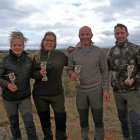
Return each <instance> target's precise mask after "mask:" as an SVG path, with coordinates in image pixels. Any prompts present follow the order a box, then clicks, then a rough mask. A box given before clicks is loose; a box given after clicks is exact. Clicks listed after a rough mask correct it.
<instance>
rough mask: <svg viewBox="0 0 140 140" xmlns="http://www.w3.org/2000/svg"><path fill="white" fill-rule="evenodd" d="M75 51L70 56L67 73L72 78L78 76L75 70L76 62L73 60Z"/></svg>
mask: <svg viewBox="0 0 140 140" xmlns="http://www.w3.org/2000/svg"><path fill="white" fill-rule="evenodd" d="M73 55H74V53H71V54H70V56H69V58H68V67H67V74H68V75H69V76H70V78H71V79H72V80H76V79H77V78H78V76H77V74H76V73H75V72H74V67H75V63H74V60H73Z"/></svg>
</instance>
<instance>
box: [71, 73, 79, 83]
mask: <svg viewBox="0 0 140 140" xmlns="http://www.w3.org/2000/svg"><path fill="white" fill-rule="evenodd" d="M77 78H78V75H77V74H76V73H75V72H73V73H72V74H71V79H72V80H74V81H76V79H77Z"/></svg>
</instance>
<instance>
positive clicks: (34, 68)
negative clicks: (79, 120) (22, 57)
mask: <svg viewBox="0 0 140 140" xmlns="http://www.w3.org/2000/svg"><path fill="white" fill-rule="evenodd" d="M39 71H40V67H39V63H37V62H36V60H35V56H34V58H33V60H32V74H31V77H32V78H33V79H35V80H40V79H41V78H42V76H41V75H40V73H39Z"/></svg>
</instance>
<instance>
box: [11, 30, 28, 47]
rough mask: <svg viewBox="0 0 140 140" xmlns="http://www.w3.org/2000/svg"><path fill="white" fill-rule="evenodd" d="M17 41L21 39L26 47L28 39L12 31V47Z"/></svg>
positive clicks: (20, 33) (18, 32)
mask: <svg viewBox="0 0 140 140" xmlns="http://www.w3.org/2000/svg"><path fill="white" fill-rule="evenodd" d="M15 39H20V40H21V41H22V42H23V44H24V45H25V43H26V42H27V41H28V39H27V38H26V37H25V36H24V35H23V33H22V32H20V31H12V32H11V34H10V45H12V42H13V40H15Z"/></svg>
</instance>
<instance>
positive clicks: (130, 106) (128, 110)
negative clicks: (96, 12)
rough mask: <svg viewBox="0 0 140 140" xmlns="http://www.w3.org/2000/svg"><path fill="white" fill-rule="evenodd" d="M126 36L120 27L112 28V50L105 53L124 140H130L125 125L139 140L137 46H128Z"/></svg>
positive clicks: (139, 112)
mask: <svg viewBox="0 0 140 140" xmlns="http://www.w3.org/2000/svg"><path fill="white" fill-rule="evenodd" d="M128 35H129V33H128V30H127V27H126V26H125V25H123V24H117V25H116V26H115V27H114V36H115V38H116V42H115V46H114V47H112V48H111V49H110V51H109V53H108V66H109V69H110V70H111V71H112V78H111V85H112V87H113V91H114V97H115V101H116V106H117V111H118V117H119V120H120V122H121V129H122V133H123V137H124V140H130V139H131V134H130V131H129V122H128V120H129V121H130V128H131V133H132V138H133V140H140V98H139V94H138V86H139V68H140V67H139V66H140V50H139V46H137V45H135V44H133V43H131V42H128V39H127V37H128Z"/></svg>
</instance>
